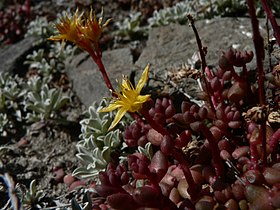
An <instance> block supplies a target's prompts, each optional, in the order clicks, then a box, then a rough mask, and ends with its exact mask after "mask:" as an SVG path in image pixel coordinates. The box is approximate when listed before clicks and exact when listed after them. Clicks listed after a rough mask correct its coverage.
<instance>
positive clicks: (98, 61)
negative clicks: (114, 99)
mask: <svg viewBox="0 0 280 210" xmlns="http://www.w3.org/2000/svg"><path fill="white" fill-rule="evenodd" d="M87 51H88V53H89V54H90V56H91V57H92V59H93V60H94V62H95V63H96V65H97V66H98V68H99V70H100V72H101V74H102V76H103V80H104V82H105V84H106V86H107V87H108V89H109V90H110V91H111V92H112V95H113V96H115V94H114V88H113V85H112V83H111V81H110V79H109V77H108V75H107V72H106V70H105V67H104V65H103V62H102V59H101V56H100V54H98V55H96V53H95V52H94V51H93V49H91V48H89V49H88V50H87Z"/></svg>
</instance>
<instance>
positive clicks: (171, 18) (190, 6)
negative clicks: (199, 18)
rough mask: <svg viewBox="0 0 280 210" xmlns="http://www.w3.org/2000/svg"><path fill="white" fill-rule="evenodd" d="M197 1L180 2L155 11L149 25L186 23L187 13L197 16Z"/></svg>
mask: <svg viewBox="0 0 280 210" xmlns="http://www.w3.org/2000/svg"><path fill="white" fill-rule="evenodd" d="M194 4H195V3H194V2H193V1H183V2H179V3H177V4H176V5H174V6H173V7H168V8H165V9H161V10H158V11H154V13H153V17H151V18H149V19H148V22H149V27H156V26H164V25H169V24H170V23H179V24H185V23H186V22H187V21H188V18H187V15H188V14H191V15H193V16H195V14H196V11H195V5H194Z"/></svg>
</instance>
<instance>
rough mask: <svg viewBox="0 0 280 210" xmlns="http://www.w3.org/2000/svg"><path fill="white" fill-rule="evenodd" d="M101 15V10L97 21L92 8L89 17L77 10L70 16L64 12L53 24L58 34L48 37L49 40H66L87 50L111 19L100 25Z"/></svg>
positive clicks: (97, 39)
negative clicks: (57, 21)
mask: <svg viewBox="0 0 280 210" xmlns="http://www.w3.org/2000/svg"><path fill="white" fill-rule="evenodd" d="M102 16H103V10H102V14H101V17H100V18H99V21H97V19H96V16H95V14H94V12H93V10H92V9H91V11H90V14H89V17H85V18H84V14H83V13H81V14H79V12H78V10H76V12H75V14H74V15H73V16H72V17H69V16H68V15H67V14H66V15H64V16H63V17H61V18H60V21H59V23H57V24H56V25H55V26H56V28H57V30H58V32H59V34H58V35H56V36H52V37H50V38H49V40H54V41H60V40H62V41H64V40H67V41H70V42H73V43H74V44H76V45H77V46H79V47H81V48H83V49H85V50H87V49H89V48H90V47H91V43H94V44H95V45H96V44H97V43H98V41H99V39H100V36H101V33H102V31H103V28H104V27H105V26H107V25H108V23H109V22H110V20H111V19H109V20H107V21H106V22H105V23H104V24H103V25H102V19H103V18H102Z"/></svg>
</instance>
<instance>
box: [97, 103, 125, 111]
mask: <svg viewBox="0 0 280 210" xmlns="http://www.w3.org/2000/svg"><path fill="white" fill-rule="evenodd" d="M121 106H122V105H121V104H119V103H115V102H113V103H111V104H109V106H108V107H105V108H103V109H100V110H99V112H111V111H114V110H115V109H117V108H119V107H121Z"/></svg>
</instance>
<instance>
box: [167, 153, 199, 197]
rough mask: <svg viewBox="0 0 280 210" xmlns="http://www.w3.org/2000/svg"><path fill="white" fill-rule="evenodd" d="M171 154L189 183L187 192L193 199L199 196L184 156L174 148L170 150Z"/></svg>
mask: <svg viewBox="0 0 280 210" xmlns="http://www.w3.org/2000/svg"><path fill="white" fill-rule="evenodd" d="M172 156H173V157H174V158H175V159H176V160H177V161H178V162H179V163H180V166H181V168H182V170H183V173H184V175H185V178H186V181H187V183H188V185H189V188H188V193H189V194H190V197H191V200H192V201H195V200H196V199H197V198H198V197H199V193H198V188H197V187H196V184H195V182H194V180H193V177H192V174H191V171H190V169H189V166H188V162H187V161H186V157H185V155H184V153H183V151H182V150H181V149H177V148H174V149H173V150H172Z"/></svg>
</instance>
